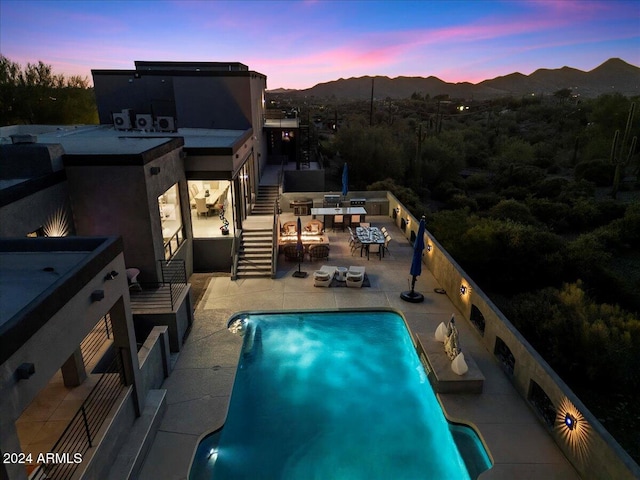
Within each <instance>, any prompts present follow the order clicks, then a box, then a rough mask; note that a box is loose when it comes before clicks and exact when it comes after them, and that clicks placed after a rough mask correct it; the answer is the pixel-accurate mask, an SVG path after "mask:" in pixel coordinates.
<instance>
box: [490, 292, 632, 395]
mask: <svg viewBox="0 0 640 480" xmlns="http://www.w3.org/2000/svg"><path fill="white" fill-rule="evenodd" d="M502 309H503V311H504V313H505V314H506V315H507V317H508V318H509V320H510V321H511V322H513V324H514V325H515V326H516V327H517V328H518V330H519V331H520V332H521V333H522V334H523V335H524V336H525V337H526V338H527V340H529V342H531V344H532V345H533V346H534V348H535V349H536V350H537V351H538V352H539V353H540V354H541V355H542V356H543V357H544V358H545V360H547V361H548V362H549V363H550V365H551V366H552V368H553V369H554V370H555V371H556V372H558V373H559V374H560V376H561V377H563V378H564V379H565V380H566V381H567V382H568V383H569V384H570V385H571V386H573V385H576V386H578V385H579V386H589V385H591V384H593V383H597V384H598V386H599V387H602V388H607V389H609V388H610V389H613V390H614V391H617V392H621V391H622V392H624V391H627V392H635V391H637V390H638V388H640V355H638V353H637V352H638V351H640V321H638V319H637V318H636V317H635V316H634V315H633V314H631V313H629V312H627V311H625V310H623V309H621V308H620V307H619V306H617V305H611V304H598V303H596V302H595V301H594V300H593V299H592V298H591V297H589V296H588V294H587V293H586V291H585V289H584V286H583V284H582V282H577V283H572V284H566V285H564V286H563V287H562V288H561V289H556V288H545V289H543V290H540V291H537V292H533V293H523V294H520V295H516V296H514V297H512V298H510V299H509V301H508V302H505V304H504V305H503V307H502Z"/></svg>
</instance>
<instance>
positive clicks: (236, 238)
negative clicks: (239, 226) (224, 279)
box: [231, 230, 242, 280]
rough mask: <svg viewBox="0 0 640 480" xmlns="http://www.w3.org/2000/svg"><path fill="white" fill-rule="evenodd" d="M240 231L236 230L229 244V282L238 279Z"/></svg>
mask: <svg viewBox="0 0 640 480" xmlns="http://www.w3.org/2000/svg"><path fill="white" fill-rule="evenodd" d="M241 238H242V230H236V231H235V234H234V235H233V241H232V242H231V280H237V279H238V260H239V259H240V243H241V242H240V239H241Z"/></svg>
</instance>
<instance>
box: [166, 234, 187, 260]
mask: <svg viewBox="0 0 640 480" xmlns="http://www.w3.org/2000/svg"><path fill="white" fill-rule="evenodd" d="M185 238H186V237H185V234H184V226H181V227H180V228H179V229H178V231H177V232H176V233H174V234H173V236H172V237H171V238H169V240H167V241H166V242H165V244H164V259H165V260H171V257H173V256H174V255H175V253H176V252H177V251H178V248H180V245H182V244H183V243H184V241H185Z"/></svg>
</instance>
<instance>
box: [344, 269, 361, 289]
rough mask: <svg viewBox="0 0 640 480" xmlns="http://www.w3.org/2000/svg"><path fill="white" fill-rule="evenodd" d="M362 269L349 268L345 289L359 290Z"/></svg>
mask: <svg viewBox="0 0 640 480" xmlns="http://www.w3.org/2000/svg"><path fill="white" fill-rule="evenodd" d="M364 272H365V268H364V267H354V266H351V267H349V270H348V271H347V287H351V288H360V287H362V284H363V283H364Z"/></svg>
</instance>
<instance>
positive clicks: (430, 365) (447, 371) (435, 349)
mask: <svg viewBox="0 0 640 480" xmlns="http://www.w3.org/2000/svg"><path fill="white" fill-rule="evenodd" d="M416 340H417V343H418V354H419V355H420V356H421V359H422V361H423V362H426V365H425V367H426V368H427V373H428V376H429V381H430V382H431V385H432V386H433V389H434V390H435V391H436V393H482V386H483V384H484V375H482V372H481V371H480V369H479V368H478V365H477V364H476V362H475V360H473V357H472V356H471V355H470V354H469V352H468V351H467V350H464V351H463V353H464V360H465V362H467V366H468V367H469V371H468V372H467V373H465V374H464V375H458V374H456V373H454V371H453V370H451V360H449V357H448V356H447V354H446V352H445V351H444V345H443V344H442V342H438V341H437V340H436V339H435V338H434V337H433V336H431V335H423V334H420V333H418V334H416Z"/></svg>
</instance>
